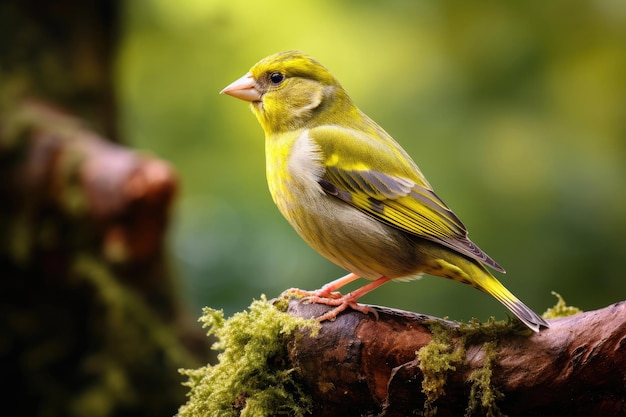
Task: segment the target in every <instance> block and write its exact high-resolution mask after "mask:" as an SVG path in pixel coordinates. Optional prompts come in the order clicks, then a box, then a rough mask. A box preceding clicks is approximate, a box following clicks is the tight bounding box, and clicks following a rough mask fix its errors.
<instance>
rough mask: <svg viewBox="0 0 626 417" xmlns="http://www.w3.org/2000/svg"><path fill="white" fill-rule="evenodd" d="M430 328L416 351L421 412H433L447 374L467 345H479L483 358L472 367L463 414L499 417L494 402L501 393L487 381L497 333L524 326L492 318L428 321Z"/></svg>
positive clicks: (462, 358) (461, 358)
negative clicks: (454, 325)
mask: <svg viewBox="0 0 626 417" xmlns="http://www.w3.org/2000/svg"><path fill="white" fill-rule="evenodd" d="M430 330H431V333H432V339H431V341H430V343H429V344H428V345H426V346H424V347H423V348H422V349H420V350H419V352H418V353H417V355H418V359H419V362H420V369H421V371H422V374H423V378H424V379H423V381H422V392H423V393H424V395H425V396H426V401H425V402H424V410H423V415H424V416H426V417H433V416H436V415H437V406H436V405H435V403H436V401H437V400H438V399H439V398H441V397H443V396H444V395H445V385H446V381H447V378H448V376H449V375H450V374H451V373H452V372H454V371H456V370H457V368H458V367H460V366H462V365H463V362H464V361H465V356H466V353H467V347H468V346H470V345H479V344H482V348H483V350H484V352H485V359H484V362H483V366H482V367H481V368H480V369H477V370H475V371H474V372H473V373H472V374H471V375H470V377H469V379H468V381H467V382H468V383H469V384H471V388H470V396H469V399H468V406H467V408H466V412H465V416H466V417H470V416H473V415H485V416H489V417H492V416H493V417H496V416H503V414H502V413H501V412H500V409H499V408H498V405H497V402H498V401H500V400H502V399H503V398H504V395H503V394H502V393H501V392H500V391H498V389H497V388H496V387H494V386H493V385H492V384H491V375H492V369H493V367H494V366H495V364H496V360H497V353H496V346H497V340H498V339H499V337H500V335H504V334H510V333H511V332H519V331H522V332H526V331H530V330H528V329H527V328H526V327H525V326H524V327H523V328H520V326H519V324H518V323H517V322H516V321H514V320H509V321H496V320H494V319H493V318H490V319H489V320H488V321H487V322H486V323H480V322H479V321H477V320H474V321H471V322H470V323H468V324H461V325H460V326H459V327H458V328H452V327H448V326H446V325H445V324H443V323H439V322H432V324H431V325H430Z"/></svg>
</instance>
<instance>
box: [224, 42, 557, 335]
mask: <svg viewBox="0 0 626 417" xmlns="http://www.w3.org/2000/svg"><path fill="white" fill-rule="evenodd" d="M220 94H227V95H230V96H232V97H235V98H238V99H241V100H244V101H247V102H249V103H250V108H251V110H252V112H253V113H254V115H255V116H256V118H257V120H258V122H259V123H260V125H261V127H262V129H263V131H264V133H265V157H266V176H267V183H268V187H269V191H270V194H271V196H272V199H273V201H274V203H275V204H276V206H277V207H278V210H279V211H280V212H281V213H282V215H283V216H284V217H285V218H286V219H287V221H288V222H289V223H290V224H291V226H292V227H293V228H294V229H295V230H296V232H297V233H298V234H299V235H300V236H301V237H302V239H303V240H304V241H305V242H307V243H308V244H309V245H310V246H311V247H312V248H313V249H315V250H316V251H317V252H319V253H320V254H321V255H323V256H324V257H326V258H327V259H328V260H330V261H331V262H333V263H335V264H336V265H338V266H340V267H341V268H343V269H345V270H346V271H347V272H348V274H347V275H345V276H343V277H341V278H339V279H336V280H335V281H332V282H330V283H328V284H326V285H324V286H322V287H321V288H320V289H318V290H315V291H305V290H298V291H299V292H300V293H301V294H302V295H304V296H306V297H307V300H308V301H309V302H312V303H319V304H325V305H329V306H332V307H333V308H332V309H330V310H329V311H328V312H327V313H325V314H323V315H321V316H320V317H318V318H317V319H318V320H319V321H325V320H334V319H335V318H336V317H337V315H339V314H340V313H341V312H343V311H344V310H346V309H347V308H351V309H353V310H357V311H360V312H362V313H364V314H368V313H374V315H377V314H376V311H375V310H374V309H373V308H371V307H368V306H366V305H362V304H359V303H357V300H358V299H359V298H360V297H362V296H363V295H365V294H367V293H369V292H370V291H372V290H374V289H375V288H377V287H379V286H381V285H383V284H385V283H387V282H389V281H410V280H413V279H417V278H420V277H421V276H422V275H423V274H428V275H434V276H438V277H443V278H447V279H451V280H454V281H458V282H461V283H464V284H468V285H470V286H472V287H474V288H476V289H478V290H481V291H483V292H485V293H487V294H489V295H491V296H493V297H494V298H496V299H497V300H498V301H500V302H501V303H502V304H503V305H504V306H506V307H507V308H508V309H509V310H510V311H511V312H512V313H513V314H514V315H515V316H516V317H517V318H518V319H519V320H520V321H522V322H523V323H524V324H525V325H526V326H528V328H530V329H531V330H533V331H535V332H539V331H540V329H541V328H547V327H549V325H548V323H547V322H546V321H545V320H544V319H543V318H541V317H540V316H539V315H537V314H536V313H535V312H534V311H533V310H531V309H530V308H529V307H527V306H526V305H525V304H524V303H522V302H521V301H520V300H519V299H518V298H517V297H516V296H515V295H513V294H512V293H511V292H510V291H509V290H507V289H506V288H505V287H504V285H502V284H501V283H500V281H498V279H497V278H495V276H494V275H493V274H492V273H491V272H489V270H488V269H487V268H491V269H493V270H495V271H498V272H502V273H504V272H505V271H504V269H503V268H502V267H501V266H500V265H499V264H498V263H497V262H496V261H494V260H493V259H492V258H491V257H489V256H488V255H487V254H486V253H485V252H484V251H483V250H481V249H480V248H479V247H478V246H477V245H476V244H474V243H473V242H472V241H471V240H470V239H469V238H468V232H467V228H466V227H465V225H464V224H463V223H462V222H461V220H460V219H459V218H458V217H457V216H456V215H455V214H454V213H453V212H452V210H451V209H450V208H448V206H447V205H446V204H445V203H444V202H443V201H442V200H441V199H440V198H439V197H438V196H437V195H436V194H435V192H434V191H433V188H432V187H431V185H430V184H429V183H428V181H427V180H426V177H425V176H424V175H423V174H422V172H421V171H420V169H419V168H418V166H417V165H416V163H415V162H414V161H413V159H411V157H410V156H409V155H408V153H407V152H406V151H405V150H404V149H403V148H402V147H401V146H400V145H399V144H398V142H396V141H395V140H394V139H393V138H392V137H391V136H390V135H389V134H388V133H387V132H386V131H385V130H384V129H383V128H382V127H380V126H379V125H378V124H377V123H376V122H374V121H373V120H372V119H371V118H370V117H368V116H367V115H366V114H365V113H363V112H362V111H361V110H359V108H358V107H357V106H356V105H355V104H354V102H353V101H352V99H351V98H350V97H349V95H348V93H347V92H346V91H345V89H344V88H343V87H342V85H341V84H340V83H339V81H338V80H337V79H336V78H335V77H334V76H333V75H332V74H331V73H330V71H329V70H328V69H327V68H326V67H324V66H323V65H322V64H321V63H319V62H318V61H316V60H315V59H313V58H312V57H310V56H309V55H306V54H305V53H303V52H300V51H286V52H279V53H276V54H273V55H270V56H268V57H266V58H263V59H262V60H260V61H259V62H258V63H256V64H255V65H253V66H252V68H251V69H250V70H249V71H248V72H247V73H246V74H245V75H243V76H242V77H241V78H239V79H237V80H236V81H234V82H232V83H231V84H229V85H228V86H227V87H225V88H224V89H223V90H222V91H220ZM359 278H364V279H367V280H370V281H371V282H369V283H367V284H366V285H363V286H361V287H360V288H358V289H356V290H354V291H352V292H349V293H347V294H345V295H342V294H341V293H340V292H339V291H338V290H339V289H340V288H341V287H343V286H344V285H346V284H348V283H350V282H352V281H355V280H357V279H359Z"/></svg>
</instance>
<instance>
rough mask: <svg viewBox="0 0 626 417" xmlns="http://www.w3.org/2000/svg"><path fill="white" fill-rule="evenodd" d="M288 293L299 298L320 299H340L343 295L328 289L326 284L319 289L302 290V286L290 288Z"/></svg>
mask: <svg viewBox="0 0 626 417" xmlns="http://www.w3.org/2000/svg"><path fill="white" fill-rule="evenodd" d="M285 293H286V294H289V295H293V296H295V297H298V298H312V297H314V298H320V299H325V298H328V299H338V298H341V297H342V295H341V293H340V292H339V291H332V290H330V291H329V290H328V289H327V288H326V286H324V287H322V288H320V289H319V290H314V291H307V290H301V289H300V288H289V289H288V290H287V291H285Z"/></svg>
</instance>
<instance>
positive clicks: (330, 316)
mask: <svg viewBox="0 0 626 417" xmlns="http://www.w3.org/2000/svg"><path fill="white" fill-rule="evenodd" d="M357 298H358V297H355V295H354V294H352V293H350V294H346V295H344V296H340V297H334V298H329V297H319V296H314V295H313V296H309V297H306V298H305V301H306V302H308V303H312V304H325V305H328V306H334V307H335V308H333V309H332V310H330V311H329V312H327V313H325V314H323V315H321V316H319V317H318V318H317V321H318V322H320V323H321V322H323V321H326V320H331V321H332V320H334V319H335V318H336V317H337V315H339V313H341V312H342V311H344V310H346V309H347V308H348V307H350V308H351V309H353V310H356V311H360V312H361V313H363V314H365V315H367V314H369V313H372V314H373V315H374V317H376V320H378V312H377V311H376V310H375V309H373V308H371V307H368V306H364V305H361V304H358V303H357V302H356V300H357Z"/></svg>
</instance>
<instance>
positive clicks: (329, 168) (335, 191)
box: [309, 126, 504, 272]
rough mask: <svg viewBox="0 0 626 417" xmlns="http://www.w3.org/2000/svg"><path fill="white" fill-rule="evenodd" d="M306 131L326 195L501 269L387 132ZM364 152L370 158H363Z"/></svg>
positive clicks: (316, 129) (329, 128) (331, 129)
mask: <svg viewBox="0 0 626 417" xmlns="http://www.w3.org/2000/svg"><path fill="white" fill-rule="evenodd" d="M383 133H384V132H383ZM309 135H310V137H311V138H312V139H313V140H314V141H315V142H316V144H317V145H318V146H319V147H320V151H321V154H322V158H323V161H322V162H323V165H324V167H325V171H324V173H323V175H322V178H321V179H320V181H319V183H320V185H321V186H322V188H323V190H324V191H325V192H326V193H327V194H329V195H332V196H335V197H337V198H339V199H341V200H342V201H344V202H346V203H348V204H351V205H352V206H354V207H355V208H357V209H359V210H361V211H363V212H365V213H367V214H369V215H370V216H372V217H374V218H376V219H377V220H379V221H381V222H383V223H386V224H389V225H391V226H394V227H396V228H398V229H400V230H403V231H405V232H408V233H410V234H413V235H415V236H419V237H421V238H424V239H428V240H431V241H433V242H436V243H439V244H442V245H444V246H447V247H449V248H451V249H453V250H455V251H457V252H459V253H461V254H463V255H466V256H469V257H471V258H474V259H476V260H478V261H480V262H483V263H485V264H487V265H489V266H491V267H493V268H494V269H496V270H498V271H501V272H504V269H503V268H502V267H501V266H500V265H498V264H497V263H496V262H495V261H494V260H493V259H491V258H490V257H489V256H488V255H487V254H486V253H484V252H483V251H482V250H481V249H480V248H479V247H478V246H476V245H475V244H474V243H473V242H472V241H471V240H469V239H468V237H467V229H466V228H465V225H463V223H462V222H461V220H459V218H458V217H457V216H456V215H455V214H454V213H453V212H452V210H450V209H449V208H448V207H447V206H446V204H445V203H444V202H443V201H441V199H440V198H439V197H438V196H437V195H436V194H435V193H434V191H433V190H432V188H431V187H430V185H429V184H428V182H427V181H426V179H425V178H424V177H423V175H422V174H421V172H420V171H419V169H418V168H417V166H415V164H414V163H413V162H412V160H411V159H410V158H409V156H408V155H406V153H405V152H404V151H403V150H402V149H401V148H400V146H399V145H398V144H397V143H396V142H395V141H393V139H391V137H387V138H380V137H378V136H372V135H365V134H363V133H361V132H358V131H355V130H351V129H345V128H339V127H336V126H324V127H319V128H315V129H312V130H311V131H310V132H309ZM389 140H391V142H389ZM365 155H369V157H368V158H367V159H364V157H365ZM372 155H375V157H372ZM364 161H366V162H364Z"/></svg>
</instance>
